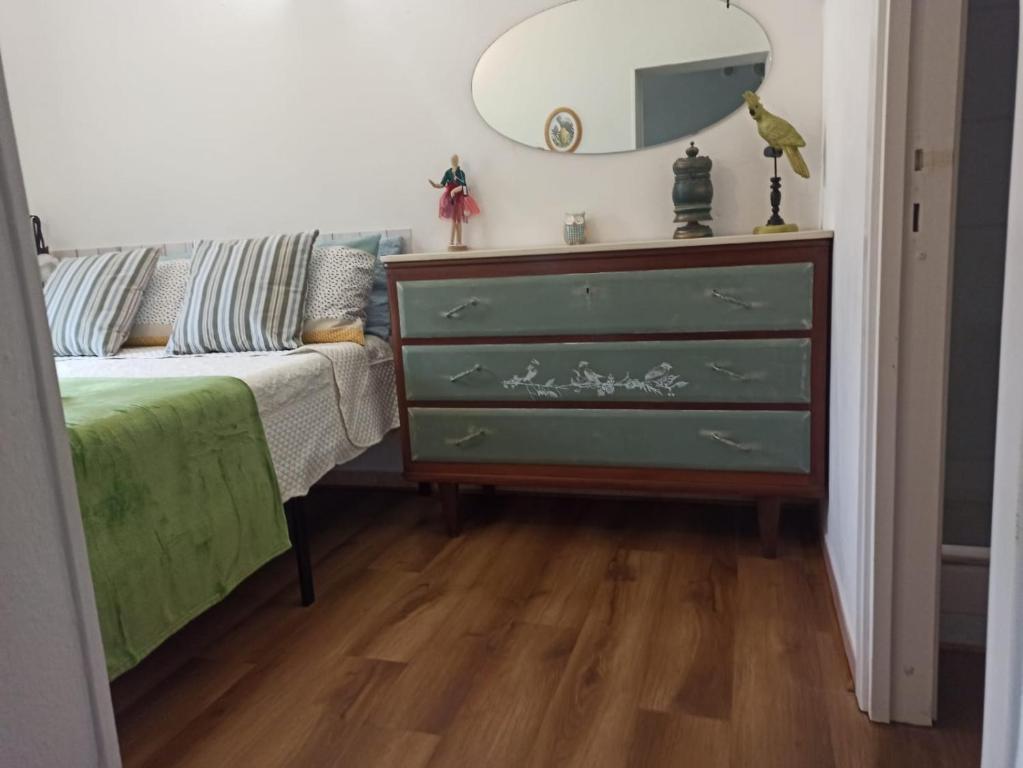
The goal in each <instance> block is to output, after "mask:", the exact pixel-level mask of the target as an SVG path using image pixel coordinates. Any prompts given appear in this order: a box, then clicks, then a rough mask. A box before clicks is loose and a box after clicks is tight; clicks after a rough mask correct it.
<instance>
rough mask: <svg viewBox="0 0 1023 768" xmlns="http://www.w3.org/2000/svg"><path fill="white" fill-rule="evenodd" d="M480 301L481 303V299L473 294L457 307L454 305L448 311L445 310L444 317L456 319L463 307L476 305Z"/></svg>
mask: <svg viewBox="0 0 1023 768" xmlns="http://www.w3.org/2000/svg"><path fill="white" fill-rule="evenodd" d="M479 303H480V300H479V299H477V298H476V297H475V296H473V297H472V298H471V299H469V300H468V301H463V302H462V303H461V304H459V305H458V306H457V307H452V308H451V309H449V310H448V311H447V312H443V313H442V315H443V316H444V317H446V318H448V319H449V320H451V319H455V318H457V317H458V313H459V312H461V311H462V310H463V309H468V308H469V307H475V306H476V305H477V304H479Z"/></svg>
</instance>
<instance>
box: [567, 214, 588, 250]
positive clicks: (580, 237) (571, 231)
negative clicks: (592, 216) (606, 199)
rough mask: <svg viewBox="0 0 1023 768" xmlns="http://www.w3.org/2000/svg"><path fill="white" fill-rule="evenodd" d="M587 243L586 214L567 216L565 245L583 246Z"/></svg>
mask: <svg viewBox="0 0 1023 768" xmlns="http://www.w3.org/2000/svg"><path fill="white" fill-rule="evenodd" d="M585 242H586V213H585V212H582V213H566V214H565V244H566V245H582V244H583V243H585Z"/></svg>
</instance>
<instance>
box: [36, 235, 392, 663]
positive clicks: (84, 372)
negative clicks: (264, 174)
mask: <svg viewBox="0 0 1023 768" xmlns="http://www.w3.org/2000/svg"><path fill="white" fill-rule="evenodd" d="M410 235H411V233H408V232H402V231H397V232H386V233H357V234H355V235H335V234H326V235H321V238H320V240H317V245H318V246H319V244H320V242H321V240H324V239H326V240H329V241H334V242H324V246H325V247H329V246H331V245H341V246H346V247H350V248H354V249H358V250H359V251H361V252H363V254H365V253H372V252H373V251H374V250H377V251H378V252H377V256H379V254H380V253H381V252H384V247H385V246H384V243H383V240H385V239H386V240H388V241H390V245H389V246H388V247H390V248H395V247H397V248H401V247H402V245H403V244H404V245H408V244H409V243H410V242H411V238H410ZM313 236H314V237H315V234H314V235H313ZM353 238H354V239H355V242H347V241H351V240H352V239H353ZM365 243H371V244H370V245H367V244H365ZM378 245H379V249H378ZM153 248H159V249H161V251H162V254H161V257H160V261H161V263H163V262H164V260H166V261H168V262H172V263H174V264H177V263H180V259H182V258H188V257H189V255H190V253H191V245H189V244H165V245H163V246H145V247H144V249H145V250H148V251H151V250H152V249H153ZM101 250H102V252H103V253H104V254H105V253H107V252H108V249H101ZM117 250H121V251H130V250H135V249H129V248H120V249H117ZM391 252H397V251H391ZM91 255H93V252H90V251H67V252H62V253H60V254H58V256H59V258H60V259H62V260H63V259H68V258H76V257H83V256H91ZM335 258H337V257H335ZM102 259H106V257H105V256H104V257H102ZM102 259H101V260H102ZM95 262H96V260H93V262H90V263H95ZM75 269H76V268H70V269H69V270H67V271H69V272H73V271H74V270H75ZM89 269H91V267H89ZM164 274H168V275H172V276H174V275H177V276H178V277H177V278H176V279H179V280H184V279H186V277H187V275H186V273H185V272H182V271H181V270H180V269H179V268H178V267H170V266H169V265H168V271H167V272H165V273H164ZM363 274H365V273H363ZM323 276H324V275H322V274H321V280H322V277H323ZM329 278H330V279H334V274H330V275H329ZM337 279H338V281H339V282H338V283H337V284H338V285H339V286H344V285H346V283H344V282H343V279H344V278H343V277H338V278H337ZM376 279H377V277H376V274H375V273H374V281H375V282H376ZM324 284H325V283H323V282H320V283H318V285H320V286H322V285H324ZM329 284H330V285H333V284H334V283H333V282H332V283H329ZM55 290H58V291H59V290H60V289H55ZM181 290H184V283H181ZM320 291H321V294H322V288H321V289H320ZM165 292H166V283H165V285H164V286H163V287H161V289H160V291H157V293H156V294H154V297H157V302H156V303H154V304H153V307H154V308H155V309H156V310H158V311H164V310H167V309H168V308H169V310H170V311H169V315H168V313H167V312H165V314H164V315H162V316H161V317H159V318H158V319H159V320H160V321H161V322H165V323H167V322H169V323H173V318H174V316H176V314H177V312H178V309H179V308H180V301H181V299H179V298H178V297H177V296H174V298H173V302H171V300H170V299H167V300H165V301H164V303H163V304H160V303H159V297H161V296H163V295H164V293H165ZM382 294H383V296H385V297H386V294H385V293H383V292H382ZM55 295H56V294H55ZM76 295H81V294H76ZM146 296H147V297H148V296H149V293H148V292H147V294H146ZM309 300H310V301H312V299H311V298H310V299H309ZM383 302H384V303H383V306H382V307H381V305H380V303H379V302H378V301H376V299H375V295H374V298H373V299H371V302H370V303H371V304H373V309H375V310H377V311H378V312H379V311H380V310H381V309H382V310H383V314H384V315H385V316H386V315H387V308H386V298H384V299H383ZM143 303H145V302H143ZM83 306H85V304H83ZM89 306H91V305H89ZM114 306H116V307H119V306H120V305H114ZM310 306H317V305H316V304H310ZM367 311H368V312H372V310H371V309H370V308H369V307H367ZM158 313H159V312H158ZM317 316H318V315H311V317H317ZM325 316H326V317H336V315H325ZM307 317H310V316H307ZM371 319H372V315H371V314H370V315H369V316H368V317H367V320H371ZM53 322H54V320H53V319H51V323H53ZM140 322H142V321H140ZM56 327H57V328H64V326H63V325H58V326H56ZM78 327H89V326H78ZM139 327H145V326H139ZM167 327H169V326H167ZM317 327H320V326H317ZM367 328H369V324H367ZM306 330H308V329H305V330H304V331H303V335H304V333H305V332H306ZM370 330H372V329H370ZM373 332H375V331H373ZM132 335H140V336H143V337H144V336H145V335H146V334H144V333H143V334H136V328H135V327H134V326H133V328H132ZM152 335H154V336H159V334H152ZM359 335H360V339H359V341H361V340H362V339H361V335H362V334H359ZM384 335H386V333H385V334H384ZM164 336H166V332H165V333H164ZM55 338H56V337H55ZM311 340H312V339H306V342H308V341H311ZM334 341H335V343H324V344H310V343H306V344H305V345H304V346H301V347H300V348H298V349H292V350H289V351H283V352H241V353H212V354H177V355H171V354H169V353H168V351H167V350H168V348H167V347H164V346H152V347H132V346H130V345H128V346H124V347H122V348H121V349H120V351H119V352H118V353H117V354H115V355H113V356H107V357H57V358H56V367H57V373H58V379H59V381H60V386H61V395H62V398H63V404H64V411H65V421H66V423H67V426H68V433H69V441H70V445H71V454H72V461H73V463H74V469H75V475H76V480H77V481H78V491H79V501H80V506H81V509H82V519H83V524H84V527H85V532H86V540H87V544H88V546H89V559H90V567H91V569H92V573H93V582H94V585H95V593H96V599H97V606H98V609H99V614H100V616H99V618H100V627H101V631H102V634H103V641H104V647H105V651H106V655H107V671H108V675H109V677H110V678H111V679H113V678H116V677H117V676H118V675H120V674H121V673H123V672H124V671H126V670H128V669H130V668H132V667H133V666H135V665H136V664H137V663H138V662H139V661H140V660H141V659H142V658H144V657H145V656H146V655H148V654H149V653H150V652H151V651H152V650H153V649H155V648H156V647H157V646H158V645H159V644H161V643H162V642H163V641H164V640H166V639H167V638H169V637H170V636H171V635H172V634H173V633H174V632H176V631H177V630H178V629H179V628H180V627H182V626H183V625H184V624H186V623H187V622H188V621H190V620H191V619H193V618H195V617H196V616H198V615H199V614H200V613H202V612H203V611H204V610H206V609H207V608H208V607H210V606H212V605H213V604H215V603H217V602H219V601H220V600H221V599H223V598H224V597H225V596H226V595H227V594H228V593H229V592H231V591H232V590H233V589H234V588H235V587H236V586H237V585H238V584H239V583H241V581H243V580H244V579H245V578H247V577H248V576H249V575H250V574H251V573H252V572H254V571H255V570H256V569H258V568H259V567H261V566H262V565H263V564H265V563H266V562H268V561H269V560H271V559H272V558H274V557H276V556H277V555H279V554H281V553H282V552H284V551H285V550H287V549H289V548H293V549H294V552H295V556H296V559H297V563H298V574H299V587H300V592H301V600H302V604H303V605H310V604H311V603H312V602H313V600H314V591H313V578H312V566H311V562H310V557H309V545H308V537H307V533H306V527H305V504H304V498H305V496H306V494H307V493H308V492H309V490H310V489H311V488H312V486H313V485H315V484H316V483H318V482H319V481H320V480H321V479H323V478H324V477H325V476H327V475H328V474H329V473H331V472H332V470H335V469H336V468H337V467H338V466H342V465H345V464H346V463H348V462H350V461H352V460H353V459H355V458H357V457H359V456H360V455H361V454H362V453H363V452H364V451H366V450H367V449H368V448H370V447H372V446H376V445H379V444H380V443H381V442H382V441H383V440H384V438H385V436H387V435H388V433H389V432H391V431H393V430H394V429H395V428H396V427H397V426H398V403H397V396H396V390H395V373H394V365H393V360H392V354H391V350H390V347H389V345H388V343H387V342H386V341H384V340H382V339H381V338H379V337H377V336H374V335H371V334H370V333H367V334H366V335H365V344H364V345H363V344H360V343H353V342H351V341H337V340H336V339H335V340H334ZM136 343H137V342H136ZM153 343H155V340H154V342H153ZM161 343H162V342H161ZM54 346H55V348H57V344H56V343H55V345H54ZM179 352H180V350H179ZM90 353H91V354H110V353H96V352H93V351H92V350H88V351H83V352H81V354H90ZM65 354H67V353H65ZM73 354H79V352H77V351H75V352H73ZM282 510H283V514H282Z"/></svg>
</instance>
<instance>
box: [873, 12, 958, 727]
mask: <svg viewBox="0 0 1023 768" xmlns="http://www.w3.org/2000/svg"><path fill="white" fill-rule="evenodd" d="M965 8H966V3H965V0H935V2H933V3H932V2H930V1H929V2H928V4H927V5H926V6H924V4H923V3H919V2H918V3H914V2H913V1H912V0H882V1H881V3H880V4H879V9H878V10H879V13H878V34H877V38H876V39H877V40H878V41H879V42H878V49H877V51H876V57H877V59H876V62H875V65H876V69H875V72H876V78H877V80H876V87H875V94H874V95H875V99H874V103H873V117H872V119H871V121H870V124H871V125H873V127H874V135H873V137H872V147H873V148H874V151H872V152H871V153H870V155H871V159H872V168H871V179H870V182H869V188H870V191H871V192H870V200H869V201H868V214H867V215H868V221H867V223H866V235H867V237H866V239H867V246H866V266H865V270H864V274H865V277H864V286H863V289H864V290H863V296H864V305H865V306H864V318H865V319H864V328H863V343H864V352H863V362H864V365H863V371H862V377H863V378H862V386H863V409H862V420H861V436H862V440H861V443H860V444H861V446H862V454H861V468H862V472H861V477H860V489H861V493H862V496H861V498H863V500H864V501H863V503H864V509H863V514H862V523H863V526H862V533H861V538H860V542H859V543H860V547H859V557H860V567H859V569H858V574H859V579H858V584H857V595H856V599H857V615H858V616H860V617H861V619H862V621H861V624H860V636H859V638H858V639H859V647H860V648H861V649H864V652H863V654H862V660H863V662H865V663H862V664H860V665H858V667H857V669H856V688H857V697H858V701H859V704H860V707H861V708H862V709H864V710H865V711H866V712H867V713H868V715H869V716H870V718H871V719H872V720H875V721H879V722H890V721H893V720H894V721H897V722H905V723H911V724H915V725H931V724H933V721H934V718H935V716H936V711H937V662H938V616H939V611H938V599H939V578H940V563H941V523H942V511H941V500H942V498H943V494H944V479H943V478H944V451H943V448H944V424H945V390H946V388H947V358H948V324H949V319H950V315H951V312H950V309H951V307H950V303H951V302H950V299H951V263H952V261H951V253H952V245H953V241H952V226H953V224H954V220H955V217H954V203H955V200H954V197H955V196H954V190H955V180H956V162H955V160H956V153H955V147H956V145H957V143H958V122H959V112H960V109H959V104H960V95H959V94H960V91H961V79H962V62H963V58H964V56H963V54H964V37H963V35H964V32H965ZM942 34H944V36H945V37H944V38H943V39H939V38H940V36H941V35H942ZM949 36H951V38H952V39H953V40H955V39H958V49H959V55H958V56H957V57H954V58H953V57H949V56H948V50H949V49H948V48H947V47H945V48H943V49H942V50H941V56H943V57H944V58H943V59H940V58H939V59H935V58H934V57H936V56H937V50H938V49H939V48H940V46H941V44H942V43H944V44H946V45H947V44H948V42H949V40H948V38H949ZM929 56H930V57H932V58H931V59H928V58H927V57H929ZM935 61H938V62H939V65H938V70H941V67H942V66H943V67H944V68H945V69H944V71H938V72H936V71H935V70H934V68H933V67H934V62H935ZM941 62H943V63H941ZM928 67H930V69H927V72H928V75H929V76H930V77H929V79H928V78H925V77H924V76H923V72H924V70H925V69H926V68H928ZM950 78H951V79H952V80H954V81H955V82H957V83H958V84H959V85H958V86H957V87H956V88H954V89H949V88H948V82H949V80H950ZM949 139H951V141H948V140H949ZM942 142H948V144H949V145H948V146H942V145H941V143H942ZM917 148H921V149H923V150H924V154H923V155H922V157H919V161H922V162H918V156H917V154H916V152H915V150H916V149H917ZM918 164H919V165H921V170H917V169H916V166H917V165H918ZM914 203H920V204H921V206H922V210H923V211H925V212H926V213H927V222H928V224H930V226H929V227H923V226H921V227H920V231H918V232H914V231H913V219H914V215H913V204H914ZM934 222H938V223H936V224H935V223H934ZM935 327H937V328H939V329H940V330H939V331H938V333H935V332H934V329H935ZM900 394H901V397H900ZM907 565H908V567H907Z"/></svg>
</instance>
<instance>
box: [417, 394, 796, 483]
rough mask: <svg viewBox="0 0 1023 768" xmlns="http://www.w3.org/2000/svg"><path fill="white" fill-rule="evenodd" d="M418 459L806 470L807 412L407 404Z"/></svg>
mask: <svg viewBox="0 0 1023 768" xmlns="http://www.w3.org/2000/svg"><path fill="white" fill-rule="evenodd" d="M408 414H409V433H410V440H411V448H412V460H413V461H421V462H456V463H470V464H471V463H480V464H560V465H576V466H606V467H647V468H660V469H703V470H726V471H739V472H791V473H797V474H808V473H809V472H810V414H809V413H808V412H806V411H771V410H763V411H674V410H671V411H669V410H636V409H620V410H619V409H603V408H601V409H554V408H410V409H409V412H408Z"/></svg>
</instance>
